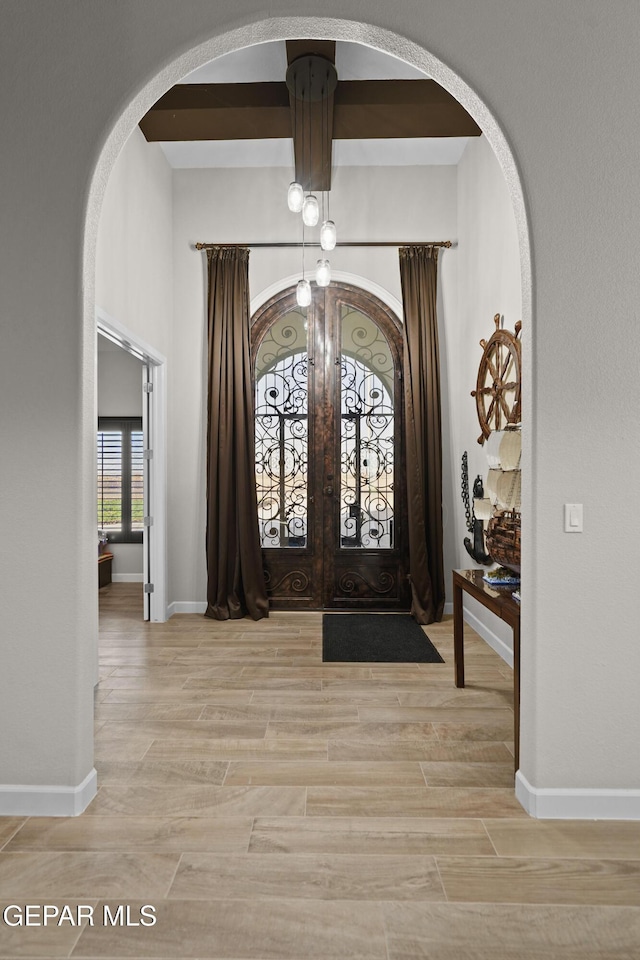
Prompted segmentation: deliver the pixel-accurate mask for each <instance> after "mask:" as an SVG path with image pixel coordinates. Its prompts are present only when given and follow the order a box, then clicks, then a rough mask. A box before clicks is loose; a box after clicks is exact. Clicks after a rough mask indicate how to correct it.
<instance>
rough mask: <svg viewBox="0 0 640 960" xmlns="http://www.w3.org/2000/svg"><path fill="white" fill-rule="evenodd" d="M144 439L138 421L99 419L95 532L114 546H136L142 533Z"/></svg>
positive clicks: (140, 423) (134, 419)
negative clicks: (97, 531)
mask: <svg viewBox="0 0 640 960" xmlns="http://www.w3.org/2000/svg"><path fill="white" fill-rule="evenodd" d="M143 451H144V437H143V433H142V421H141V419H140V418H139V417H132V418H120V419H116V418H113V417H100V418H99V420H98V433H97V477H98V504H97V507H98V529H99V530H104V531H105V532H106V533H107V535H108V537H109V540H111V541H113V542H114V543H117V542H120V543H127V542H129V543H136V542H140V541H141V540H142V532H143V529H144V456H143Z"/></svg>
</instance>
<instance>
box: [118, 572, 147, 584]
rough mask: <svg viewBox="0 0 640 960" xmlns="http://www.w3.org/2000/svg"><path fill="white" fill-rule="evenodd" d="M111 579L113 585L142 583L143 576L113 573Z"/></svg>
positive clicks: (140, 574)
mask: <svg viewBox="0 0 640 960" xmlns="http://www.w3.org/2000/svg"><path fill="white" fill-rule="evenodd" d="M111 579H112V580H113V582H114V583H142V582H143V580H144V575H143V574H142V573H113V574H112V575H111Z"/></svg>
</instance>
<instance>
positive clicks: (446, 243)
mask: <svg viewBox="0 0 640 960" xmlns="http://www.w3.org/2000/svg"><path fill="white" fill-rule="evenodd" d="M452 245H453V244H452V242H451V240H429V241H423V240H402V241H398V242H396V241H393V240H342V241H341V240H339V241H338V242H337V243H336V247H414V246H418V247H422V246H424V247H451V246H452ZM302 246H305V247H319V246H320V244H319V243H318V242H315V243H304V244H302V243H301V242H300V241H291V242H288V241H284V242H283V241H280V242H273V243H270V242H266V241H262V240H261V241H258V242H257V243H199V242H198V243H196V244H195V248H196V250H213V249H215V247H252V248H255V247H302Z"/></svg>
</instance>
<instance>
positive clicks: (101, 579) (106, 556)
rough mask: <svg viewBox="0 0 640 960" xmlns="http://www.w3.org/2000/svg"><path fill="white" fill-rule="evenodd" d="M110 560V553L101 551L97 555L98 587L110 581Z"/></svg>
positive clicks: (111, 557)
mask: <svg viewBox="0 0 640 960" xmlns="http://www.w3.org/2000/svg"><path fill="white" fill-rule="evenodd" d="M112 562H113V554H112V553H101V554H99V555H98V589H99V588H100V587H106V586H108V584H110V583H111V564H112Z"/></svg>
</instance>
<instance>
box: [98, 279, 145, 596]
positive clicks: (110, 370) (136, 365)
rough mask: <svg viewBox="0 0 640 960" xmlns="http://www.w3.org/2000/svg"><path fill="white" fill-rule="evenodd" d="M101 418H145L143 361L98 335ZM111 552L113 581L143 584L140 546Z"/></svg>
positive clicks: (114, 548) (118, 547)
mask: <svg viewBox="0 0 640 960" xmlns="http://www.w3.org/2000/svg"><path fill="white" fill-rule="evenodd" d="M114 280H115V278H114ZM98 416H99V417H141V416H142V361H141V360H138V359H137V357H134V356H132V355H131V354H130V353H127V352H126V351H125V350H123V349H122V348H121V347H117V346H115V344H112V343H109V341H106V340H105V339H104V337H101V336H98ZM109 550H110V552H111V553H112V554H113V563H112V575H113V580H114V582H117V581H118V580H122V579H126V580H129V581H131V580H133V578H134V577H135V578H136V579H137V580H140V581H142V566H143V560H142V550H143V546H142V544H141V543H110V544H109ZM140 608H141V609H142V601H141V602H140Z"/></svg>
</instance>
